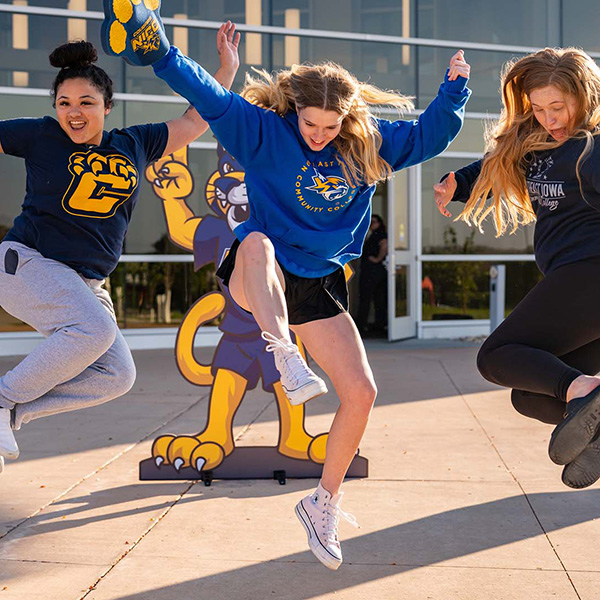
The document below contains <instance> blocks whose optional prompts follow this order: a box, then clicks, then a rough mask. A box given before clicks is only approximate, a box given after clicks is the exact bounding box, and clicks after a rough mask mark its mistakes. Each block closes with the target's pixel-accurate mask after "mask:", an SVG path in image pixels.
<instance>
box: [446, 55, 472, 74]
mask: <svg viewBox="0 0 600 600" xmlns="http://www.w3.org/2000/svg"><path fill="white" fill-rule="evenodd" d="M449 68H450V70H449V71H448V80H449V81H454V80H455V79H457V78H458V77H464V78H465V79H469V75H470V74H471V65H469V63H468V62H466V61H465V52H464V50H459V51H458V52H457V53H456V54H455V55H454V56H453V57H452V58H451V59H450V67H449Z"/></svg>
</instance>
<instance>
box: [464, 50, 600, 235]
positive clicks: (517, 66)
mask: <svg viewBox="0 0 600 600" xmlns="http://www.w3.org/2000/svg"><path fill="white" fill-rule="evenodd" d="M549 85H553V86H555V87H556V88H558V89H559V90H560V91H561V92H562V93H563V94H565V95H570V96H572V97H573V98H575V100H576V105H577V109H576V113H575V114H574V115H572V118H573V123H574V124H575V129H574V131H572V132H571V133H570V135H571V137H578V138H582V139H585V140H586V144H585V147H584V149H583V152H582V153H581V155H580V156H579V159H578V161H577V164H576V173H577V178H578V179H579V183H580V188H581V179H580V178H579V167H580V165H581V163H582V161H583V160H585V158H586V156H587V155H588V154H589V152H590V151H591V149H592V147H593V143H594V138H593V137H592V134H593V133H595V132H596V130H597V127H598V124H599V123H600V69H599V68H598V66H597V65H596V63H595V62H594V61H593V60H592V59H591V58H590V57H589V56H588V55H587V54H586V53H585V52H583V51H582V50H579V49H577V48H545V49H544V50H540V51H538V52H535V53H533V54H529V55H527V56H525V57H523V58H520V59H518V60H514V61H511V62H509V63H507V64H506V65H505V67H504V69H503V74H502V86H501V92H502V104H503V108H502V112H501V114H500V119H499V120H498V122H497V123H496V124H495V125H493V126H491V127H489V128H488V131H487V134H486V138H487V139H486V156H485V158H484V160H483V165H482V169H481V173H480V175H479V177H478V179H477V182H476V184H475V186H474V187H473V190H472V192H471V196H470V198H469V200H468V202H467V204H466V206H465V209H464V210H463V212H462V213H461V214H460V215H459V216H458V219H462V220H463V221H465V222H466V223H468V224H474V225H476V226H478V227H479V228H480V229H481V225H482V223H483V221H484V220H485V218H486V217H487V216H488V215H489V214H490V213H491V214H492V215H493V219H494V224H495V227H496V233H497V236H499V235H502V234H503V233H505V232H506V230H507V229H509V230H510V233H514V232H515V231H516V229H517V227H518V226H519V225H527V224H528V223H531V222H532V221H534V220H535V213H534V211H533V207H532V205H531V200H530V198H529V195H528V193H527V185H526V180H525V168H526V164H525V163H526V161H527V157H528V155H529V154H530V153H531V152H536V151H542V150H548V149H551V148H556V147H558V146H560V145H561V143H562V142H558V141H554V140H549V139H548V133H547V132H546V130H545V129H544V128H543V127H542V126H541V125H540V124H539V123H538V121H537V119H536V118H535V116H534V114H533V109H532V107H531V101H530V99H529V96H530V94H531V92H532V91H534V90H537V89H540V88H543V87H546V86H549Z"/></svg>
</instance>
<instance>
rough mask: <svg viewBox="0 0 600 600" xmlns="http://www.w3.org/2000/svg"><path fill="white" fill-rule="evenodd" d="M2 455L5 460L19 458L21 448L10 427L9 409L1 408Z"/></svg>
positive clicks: (0, 436)
mask: <svg viewBox="0 0 600 600" xmlns="http://www.w3.org/2000/svg"><path fill="white" fill-rule="evenodd" d="M0 455H2V456H4V458H19V446H17V440H15V435H14V433H13V430H12V427H11V426H10V410H8V408H0Z"/></svg>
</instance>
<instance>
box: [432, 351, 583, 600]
mask: <svg viewBox="0 0 600 600" xmlns="http://www.w3.org/2000/svg"><path fill="white" fill-rule="evenodd" d="M439 362H440V366H441V367H442V369H443V371H444V373H446V377H448V379H449V380H450V382H451V383H452V386H453V387H454V389H455V390H456V393H457V394H458V395H459V396H460V397H461V399H462V401H463V403H464V405H465V406H466V407H467V410H468V411H469V412H470V413H471V415H472V416H473V418H474V419H475V422H476V423H477V425H479V427H480V428H481V431H482V432H483V434H484V435H485V437H486V438H487V439H488V441H489V443H490V445H491V446H492V448H493V449H494V452H495V453H496V454H497V455H498V458H499V459H500V461H501V462H502V464H503V465H504V468H505V469H506V471H507V472H508V474H509V475H510V476H511V477H512V478H513V480H514V482H515V483H516V484H517V486H518V488H519V489H520V490H521V493H522V494H523V497H524V498H525V502H527V504H528V505H529V508H530V509H531V513H532V514H533V516H534V518H535V520H536V521H537V523H538V525H539V527H540V529H541V530H542V532H543V534H544V537H545V538H546V541H547V542H548V544H549V545H550V548H551V549H552V552H554V555H555V556H556V559H557V560H558V562H559V564H560V566H561V567H562V568H563V571H564V573H565V575H566V576H567V579H568V580H569V583H570V584H571V587H572V588H573V591H574V592H575V595H576V596H577V598H578V599H579V600H581V596H580V595H579V592H578V591H577V588H576V587H575V583H574V582H573V580H572V579H571V576H570V575H569V571H568V570H567V567H566V566H565V564H564V562H563V561H562V559H561V557H560V556H559V554H558V550H557V549H556V547H555V546H554V544H553V543H552V540H551V539H550V536H549V535H548V532H547V531H546V529H545V528H544V526H543V525H542V522H541V521H540V518H539V517H538V515H537V513H536V512H535V509H534V508H533V504H532V503H531V500H530V499H529V495H528V494H527V492H526V491H525V489H524V488H523V486H522V485H521V482H520V481H519V480H518V479H517V477H516V476H515V474H514V473H513V472H512V470H511V469H510V467H509V466H508V465H507V464H506V461H505V460H504V458H503V456H502V454H500V451H499V450H498V448H497V446H496V444H495V443H494V440H493V439H492V438H491V436H490V435H489V434H488V432H487V431H486V429H485V427H484V426H483V423H482V422H481V421H480V420H479V418H478V417H477V415H476V414H475V412H474V411H473V409H472V408H471V406H470V405H469V403H468V402H467V400H466V398H465V397H464V395H463V393H462V392H461V391H460V389H459V388H458V386H457V385H456V382H455V381H454V379H453V378H452V375H450V373H449V371H448V369H446V365H444V362H443V360H442V359H439Z"/></svg>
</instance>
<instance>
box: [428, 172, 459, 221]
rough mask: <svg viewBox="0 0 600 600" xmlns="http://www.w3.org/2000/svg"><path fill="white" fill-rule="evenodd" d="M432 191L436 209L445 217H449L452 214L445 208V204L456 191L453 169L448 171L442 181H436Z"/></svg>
mask: <svg viewBox="0 0 600 600" xmlns="http://www.w3.org/2000/svg"><path fill="white" fill-rule="evenodd" d="M433 191H434V193H435V203H436V204H437V207H438V210H439V211H440V212H441V213H442V214H443V215H444V216H445V217H451V216H452V214H451V213H450V211H449V210H448V209H447V208H446V206H447V205H448V204H449V203H450V201H451V200H452V196H454V192H456V177H455V175H454V171H450V173H449V174H448V177H446V179H444V181H442V182H440V183H436V184H435V185H434V186H433Z"/></svg>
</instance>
